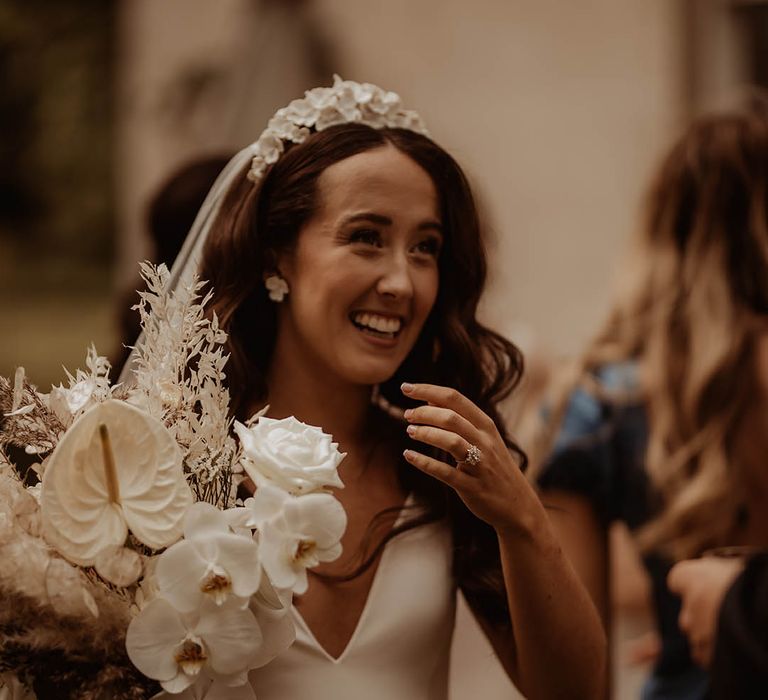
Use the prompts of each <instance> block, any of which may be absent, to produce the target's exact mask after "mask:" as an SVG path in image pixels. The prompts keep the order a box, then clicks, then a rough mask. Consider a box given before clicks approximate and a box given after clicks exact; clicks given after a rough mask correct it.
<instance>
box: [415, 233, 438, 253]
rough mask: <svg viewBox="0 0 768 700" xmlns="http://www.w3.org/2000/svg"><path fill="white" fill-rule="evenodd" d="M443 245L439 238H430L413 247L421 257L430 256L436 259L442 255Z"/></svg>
mask: <svg viewBox="0 0 768 700" xmlns="http://www.w3.org/2000/svg"><path fill="white" fill-rule="evenodd" d="M442 245H443V242H442V241H441V240H440V239H439V238H438V237H437V236H428V237H427V238H424V239H423V240H421V241H419V242H418V243H417V244H416V245H415V246H414V247H413V250H414V252H416V253H419V254H420V255H429V256H430V257H433V258H436V257H438V255H440V249H441V248H442Z"/></svg>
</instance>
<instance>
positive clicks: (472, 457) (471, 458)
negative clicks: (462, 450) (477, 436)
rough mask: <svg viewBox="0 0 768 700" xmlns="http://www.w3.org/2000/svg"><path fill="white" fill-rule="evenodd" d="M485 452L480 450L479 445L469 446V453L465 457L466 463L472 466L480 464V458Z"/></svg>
mask: <svg viewBox="0 0 768 700" xmlns="http://www.w3.org/2000/svg"><path fill="white" fill-rule="evenodd" d="M482 456H483V453H482V452H480V448H479V447H478V446H477V445H472V444H470V446H469V447H468V448H467V454H466V456H465V457H464V463H465V464H468V465H469V466H470V467H476V466H477V465H478V464H480V459H481V458H482Z"/></svg>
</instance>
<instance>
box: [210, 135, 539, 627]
mask: <svg viewBox="0 0 768 700" xmlns="http://www.w3.org/2000/svg"><path fill="white" fill-rule="evenodd" d="M386 145H391V146H394V147H395V148H397V149H398V150H399V151H401V152H402V153H404V154H405V155H407V156H409V157H410V158H412V159H413V160H414V161H415V162H416V163H417V164H419V165H420V166H421V167H422V168H423V169H424V170H425V171H426V172H427V173H428V174H429V176H430V177H431V179H432V181H433V182H434V184H435V188H436V190H437V192H438V196H439V198H440V207H441V219H442V224H443V229H444V237H445V240H444V244H443V248H442V251H441V254H440V258H439V261H438V266H439V273H440V280H441V284H440V286H439V290H438V296H437V300H436V302H435V305H434V307H433V309H432V312H431V313H430V315H429V317H428V319H427V321H426V323H425V326H424V328H423V330H422V333H421V335H420V337H419V339H418V340H417V342H416V345H415V346H414V348H413V350H412V351H411V353H410V354H409V355H408V357H407V358H406V360H405V361H404V363H403V364H402V365H401V367H400V368H398V370H397V371H396V372H395V375H394V376H393V377H392V378H391V379H390V380H389V381H387V382H385V383H384V384H382V385H381V387H380V389H381V392H382V394H383V395H384V396H385V397H386V398H387V399H388V400H389V401H391V402H392V403H395V404H400V405H402V404H403V403H405V400H404V398H403V397H402V394H401V392H400V390H399V386H400V384H401V383H402V382H403V381H418V382H431V383H435V384H442V385H446V386H450V387H453V388H455V389H457V390H459V391H460V392H461V393H463V394H465V395H466V396H467V397H468V398H469V399H471V400H472V401H474V402H475V403H476V404H477V405H478V406H479V407H480V408H481V409H482V410H483V411H485V412H486V413H487V414H488V415H489V416H491V418H493V419H494V421H495V423H496V425H497V427H498V429H499V431H500V433H501V435H502V436H503V438H504V439H505V441H506V443H507V445H508V446H509V448H510V450H511V451H512V452H513V453H514V454H515V455H516V456H517V458H518V460H519V462H520V464H521V467H522V468H524V467H525V462H526V459H525V456H524V454H523V452H522V451H521V450H520V448H519V447H518V446H517V445H516V444H515V443H514V442H512V440H511V439H510V438H509V437H508V436H507V434H506V430H505V428H504V425H503V422H502V420H501V418H500V416H499V413H498V410H497V404H498V403H499V401H501V400H502V399H503V398H505V397H506V396H507V395H508V394H509V393H510V392H511V391H512V389H513V388H514V387H515V385H516V384H517V382H518V381H519V378H520V375H521V373H522V356H521V355H520V352H519V351H518V349H517V348H516V347H515V346H514V345H512V344H511V343H510V342H508V341H507V340H505V339H504V338H503V337H501V336H500V335H498V334H497V333H494V332H493V331H491V330H489V329H488V328H486V327H484V326H483V325H482V324H481V323H480V322H479V321H478V320H477V318H476V312H477V305H478V302H479V299H480V295H481V293H482V290H483V287H484V284H485V279H486V258H485V251H484V247H483V242H482V237H481V233H480V224H479V219H478V214H477V209H476V206H475V203H474V199H473V197H472V193H471V190H470V187H469V184H468V183H467V181H466V178H465V177H464V174H463V173H462V171H461V169H460V168H459V166H458V165H457V163H456V162H455V161H454V160H453V158H451V156H449V155H448V154H447V153H446V152H445V151H443V150H442V149H441V148H439V147H438V146H437V145H436V144H435V143H433V142H432V141H431V140H430V139H429V138H427V137H425V136H421V135H419V134H416V133H414V132H411V131H408V130H404V129H373V128H371V127H368V126H366V125H361V124H343V125H338V126H334V127H331V128H329V129H326V130H324V131H322V132H319V133H314V134H312V135H311V136H310V137H309V138H308V139H307V140H306V141H305V142H304V143H302V144H298V145H293V144H291V145H289V146H288V148H287V150H286V152H285V154H284V155H283V156H282V157H281V158H280V159H279V160H278V161H277V162H276V163H275V164H274V165H272V166H271V168H270V169H269V170H268V171H267V173H266V174H265V176H264V177H263V178H262V180H261V181H260V182H259V183H258V184H254V183H252V182H250V181H249V180H247V179H246V177H245V173H243V175H242V177H241V178H240V179H239V180H238V181H237V182H236V183H235V184H234V185H233V186H232V189H231V190H230V191H229V193H228V194H227V195H226V199H225V201H224V203H223V206H222V210H221V214H220V215H219V218H218V220H217V221H216V222H215V223H214V226H213V229H212V230H211V233H210V235H209V238H208V240H207V243H206V248H205V252H204V255H203V262H202V269H201V271H200V273H201V277H202V278H203V279H205V280H208V281H209V282H210V283H211V284H212V286H213V289H214V291H215V296H214V301H213V302H212V305H213V306H212V308H213V310H214V311H215V312H216V314H217V315H218V318H219V322H220V324H221V326H222V328H224V329H225V330H226V331H227V332H228V333H229V348H228V349H229V351H230V353H231V356H230V360H229V363H228V366H227V367H228V369H227V375H228V378H229V387H230V392H231V394H232V404H231V405H232V410H233V413H235V414H236V415H237V416H238V417H239V418H241V419H244V418H247V416H246V415H245V414H246V412H247V411H248V410H249V409H250V408H252V407H253V405H254V403H258V402H263V401H266V398H267V393H268V387H267V383H266V373H267V371H268V368H269V363H270V359H271V356H272V352H273V348H274V339H275V337H276V331H277V314H276V307H275V304H274V302H272V301H270V300H269V298H268V296H267V292H266V290H265V288H264V283H263V275H264V272H265V271H270V270H273V269H274V267H275V260H276V257H277V254H278V253H279V252H281V251H285V250H290V249H292V247H293V246H294V245H295V244H296V240H297V238H298V235H299V232H300V231H301V229H302V227H303V226H304V224H305V223H306V222H307V221H309V220H310V218H311V217H312V216H313V214H314V213H315V211H316V210H317V208H318V201H317V181H318V178H319V176H320V175H321V174H322V172H323V171H324V170H326V168H328V167H330V166H331V165H333V164H334V163H337V162H339V161H341V160H344V159H345V158H348V157H350V156H353V155H355V154H358V153H363V152H365V151H369V150H373V149H376V148H380V147H383V146H386ZM393 434H395V433H394V431H393ZM396 435H397V437H396V438H395V439H401V440H402V441H403V443H404V444H403V447H406V444H405V443H407V442H408V440H407V438H406V437H405V435H404V431H397V433H396ZM401 435H402V437H400V436H401ZM418 449H421V450H423V449H424V448H423V446H422V445H420V446H419V448H418ZM400 472H401V479H402V481H403V483H404V484H405V485H406V487H407V488H408V490H413V491H415V492H416V493H417V494H418V495H419V496H420V500H421V501H423V502H424V503H426V504H428V509H427V512H426V513H425V514H423V515H421V516H418V517H415V518H412V519H408V520H407V521H405V522H404V523H402V524H401V525H399V526H398V527H396V528H394V529H392V530H391V531H390V532H389V533H388V534H387V535H385V536H384V537H382V538H381V539H380V541H378V543H377V544H376V546H375V547H374V548H373V550H372V551H371V552H370V554H368V556H366V557H365V559H364V561H363V563H362V564H361V566H360V567H359V568H358V569H356V570H355V572H353V573H352V574H351V575H350V576H354V575H357V574H358V573H360V572H361V571H363V570H364V569H365V568H366V567H367V566H370V564H371V563H372V562H373V561H375V559H376V557H377V555H378V554H379V553H380V552H381V550H382V548H383V547H384V545H385V544H386V542H387V541H388V540H389V539H391V538H392V537H394V536H395V535H397V534H399V533H400V532H403V531H405V530H408V529H411V528H413V527H415V526H417V525H419V524H423V523H425V522H430V521H434V520H437V519H439V518H441V517H443V516H447V517H448V518H449V520H450V522H451V525H452V529H453V537H454V548H455V554H454V573H455V576H456V579H457V581H458V584H459V585H460V587H461V588H462V590H463V592H464V594H465V597H466V598H467V601H468V602H469V604H470V605H471V607H472V608H473V609H474V610H475V611H476V612H477V613H479V614H480V615H482V616H483V618H484V619H486V620H488V621H489V622H490V623H492V624H494V625H499V626H504V625H506V624H508V619H509V614H508V609H507V603H506V593H505V589H504V581H503V577H502V572H501V563H500V558H499V550H498V542H497V539H496V534H495V532H494V530H493V529H492V528H491V527H490V526H489V525H487V524H486V523H485V522H483V521H481V520H479V519H478V518H476V517H475V516H474V515H473V514H472V513H471V512H470V511H469V510H468V509H467V508H466V506H465V505H464V504H463V503H462V502H461V500H460V499H459V498H458V496H456V494H455V492H454V491H453V490H452V489H450V488H448V487H446V486H445V485H443V484H442V483H440V482H439V481H437V480H435V479H432V478H431V477H428V476H425V475H423V474H422V473H421V472H419V471H418V470H416V469H414V468H413V467H411V466H410V465H407V464H405V462H402V464H401V468H400ZM379 515H380V516H381V518H382V519H385V518H386V517H387V516H391V515H392V513H391V512H387V511H385V512H383V513H381V514H379ZM379 520H380V519H379V518H378V517H377V518H376V519H375V520H374V523H373V525H372V529H375V528H376V525H377V522H378V521H379ZM379 524H380V523H379ZM370 534H371V533H370V532H369V535H370ZM345 578H349V577H345Z"/></svg>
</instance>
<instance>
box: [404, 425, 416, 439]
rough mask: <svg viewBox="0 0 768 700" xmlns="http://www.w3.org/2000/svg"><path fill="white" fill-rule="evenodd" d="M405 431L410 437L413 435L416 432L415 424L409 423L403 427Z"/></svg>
mask: <svg viewBox="0 0 768 700" xmlns="http://www.w3.org/2000/svg"><path fill="white" fill-rule="evenodd" d="M405 431H406V432H407V433H408V435H410V436H411V437H413V435H414V434H415V433H416V426H415V425H409V426H408V427H407V428H406V429H405Z"/></svg>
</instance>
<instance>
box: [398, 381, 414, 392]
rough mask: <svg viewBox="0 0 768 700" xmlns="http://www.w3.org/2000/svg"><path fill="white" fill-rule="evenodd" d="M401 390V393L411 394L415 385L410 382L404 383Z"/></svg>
mask: <svg viewBox="0 0 768 700" xmlns="http://www.w3.org/2000/svg"><path fill="white" fill-rule="evenodd" d="M400 390H401V391H402V392H403V393H404V394H410V393H411V392H412V391H413V384H409V383H408V382H403V383H402V384H401V385H400Z"/></svg>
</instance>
